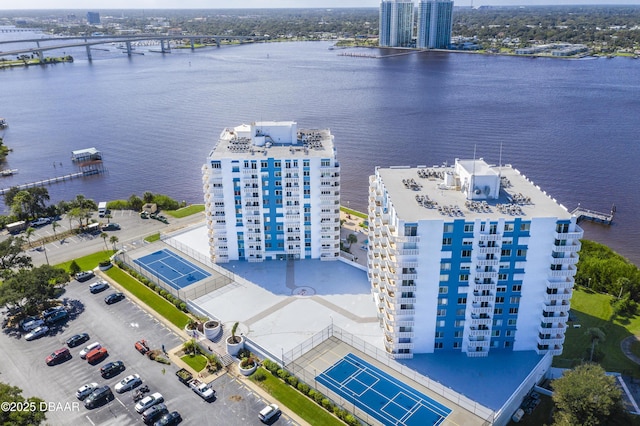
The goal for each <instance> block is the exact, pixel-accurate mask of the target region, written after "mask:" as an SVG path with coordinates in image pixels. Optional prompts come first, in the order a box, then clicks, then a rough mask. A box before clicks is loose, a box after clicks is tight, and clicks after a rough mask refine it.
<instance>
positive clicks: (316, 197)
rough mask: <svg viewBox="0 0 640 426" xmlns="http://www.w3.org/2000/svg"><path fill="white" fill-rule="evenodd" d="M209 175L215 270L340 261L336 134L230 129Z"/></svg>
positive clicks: (290, 128)
mask: <svg viewBox="0 0 640 426" xmlns="http://www.w3.org/2000/svg"><path fill="white" fill-rule="evenodd" d="M202 174H203V178H202V180H203V185H204V187H203V189H204V201H205V213H206V216H207V226H208V235H209V247H210V253H211V258H212V260H213V261H214V262H217V263H224V262H228V261H230V260H248V261H252V262H260V261H263V260H265V259H267V260H269V259H274V260H275V259H321V260H335V259H337V258H338V256H339V254H340V164H339V163H338V161H337V159H336V150H335V148H334V145H333V136H332V135H331V132H330V131H329V130H326V129H325V130H318V129H309V130H303V129H298V125H297V123H296V122H293V121H284V122H275V121H261V122H254V123H251V124H243V125H240V126H237V127H234V128H226V129H224V130H223V131H222V133H221V134H220V138H219V139H218V142H217V144H216V146H215V147H214V148H213V150H212V151H211V152H210V154H209V157H208V158H207V162H206V164H205V165H204V166H203V167H202Z"/></svg>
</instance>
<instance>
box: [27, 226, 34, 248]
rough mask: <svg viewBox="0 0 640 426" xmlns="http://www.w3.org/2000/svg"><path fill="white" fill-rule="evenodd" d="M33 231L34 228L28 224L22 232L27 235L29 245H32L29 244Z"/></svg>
mask: <svg viewBox="0 0 640 426" xmlns="http://www.w3.org/2000/svg"><path fill="white" fill-rule="evenodd" d="M34 232H36V230H35V229H34V228H32V227H31V226H30V227H28V228H27V229H26V230H25V231H24V234H25V235H26V237H27V241H28V242H29V247H33V246H32V245H31V236H32V235H33V233H34Z"/></svg>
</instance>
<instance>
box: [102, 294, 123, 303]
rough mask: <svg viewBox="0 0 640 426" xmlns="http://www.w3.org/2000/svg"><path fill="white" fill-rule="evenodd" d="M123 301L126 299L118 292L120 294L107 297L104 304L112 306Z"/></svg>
mask: <svg viewBox="0 0 640 426" xmlns="http://www.w3.org/2000/svg"><path fill="white" fill-rule="evenodd" d="M122 299H124V294H122V293H120V292H118V293H112V294H110V295H108V296H107V297H105V298H104V303H106V304H107V305H111V304H112V303H116V302H119V301H121V300H122Z"/></svg>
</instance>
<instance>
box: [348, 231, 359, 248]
mask: <svg viewBox="0 0 640 426" xmlns="http://www.w3.org/2000/svg"><path fill="white" fill-rule="evenodd" d="M347 242H348V243H349V248H351V244H355V243H357V242H358V236H357V235H356V234H349V235H348V236H347Z"/></svg>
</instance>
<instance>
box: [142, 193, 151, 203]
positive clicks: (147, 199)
mask: <svg viewBox="0 0 640 426" xmlns="http://www.w3.org/2000/svg"><path fill="white" fill-rule="evenodd" d="M142 201H144V202H145V203H153V193H152V192H149V191H146V192H145V193H144V194H142Z"/></svg>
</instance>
